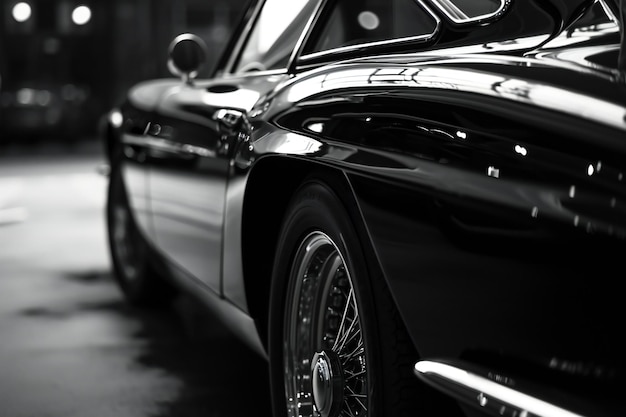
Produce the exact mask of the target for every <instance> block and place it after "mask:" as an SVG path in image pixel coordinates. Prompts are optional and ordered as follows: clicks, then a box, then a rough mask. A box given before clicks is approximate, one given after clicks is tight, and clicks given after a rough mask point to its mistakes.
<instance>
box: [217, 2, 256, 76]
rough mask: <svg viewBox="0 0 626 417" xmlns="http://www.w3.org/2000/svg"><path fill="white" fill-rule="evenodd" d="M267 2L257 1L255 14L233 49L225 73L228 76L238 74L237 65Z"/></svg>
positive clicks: (253, 13)
mask: <svg viewBox="0 0 626 417" xmlns="http://www.w3.org/2000/svg"><path fill="white" fill-rule="evenodd" d="M265 1H266V0H259V1H257V4H256V5H255V6H254V12H252V16H250V19H248V22H247V23H246V26H245V27H244V28H243V30H242V31H241V33H240V35H241V36H239V38H238V39H237V43H236V44H235V47H234V48H233V50H232V53H231V55H230V56H229V57H228V62H227V64H226V65H225V66H224V72H225V73H226V74H231V75H234V74H236V73H235V67H236V66H237V63H238V62H239V58H240V56H241V53H242V51H243V47H244V45H245V44H246V43H247V42H248V40H249V38H250V33H252V28H253V27H254V25H255V24H256V21H257V19H258V17H259V14H260V13H261V10H262V9H263V6H264V5H265Z"/></svg>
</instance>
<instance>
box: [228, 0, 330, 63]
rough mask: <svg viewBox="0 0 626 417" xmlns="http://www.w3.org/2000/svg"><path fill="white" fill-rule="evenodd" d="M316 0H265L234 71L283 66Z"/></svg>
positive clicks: (311, 12)
mask: <svg viewBox="0 0 626 417" xmlns="http://www.w3.org/2000/svg"><path fill="white" fill-rule="evenodd" d="M317 3H318V0H267V1H266V2H265V4H264V5H263V9H262V10H261V13H260V15H259V17H258V19H257V21H256V22H255V24H254V28H253V29H252V33H251V34H250V38H249V39H248V41H247V42H246V45H245V47H244V49H243V51H242V54H241V56H240V58H239V62H238V63H237V65H236V67H235V72H237V73H241V72H247V71H264V70H272V69H281V68H285V67H286V65H287V63H288V61H289V57H290V56H291V52H292V51H293V49H294V47H295V45H296V43H297V42H298V39H299V38H300V35H301V34H302V31H303V30H304V28H305V27H306V25H307V23H308V21H309V18H310V17H311V15H312V14H313V11H314V9H315V6H316V4H317Z"/></svg>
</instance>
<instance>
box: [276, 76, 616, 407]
mask: <svg viewBox="0 0 626 417" xmlns="http://www.w3.org/2000/svg"><path fill="white" fill-rule="evenodd" d="M431 69H432V68H431ZM441 69H442V70H443V71H442V72H441V73H442V74H445V71H447V70H448V69H450V68H449V67H442V68H441ZM494 69H495V68H488V67H482V68H481V69H480V70H476V69H472V70H459V71H460V72H457V73H456V75H455V77H450V78H448V79H447V81H445V80H444V81H442V79H444V78H442V77H439V78H434V77H433V78H428V77H424V78H421V79H420V75H419V73H420V71H421V70H420V68H418V67H410V66H407V67H405V68H400V67H396V68H389V67H381V66H379V67H369V68H368V67H366V66H353V67H350V68H344V69H340V70H337V71H334V72H333V71H329V72H328V73H320V74H317V75H313V76H311V77H310V78H309V79H308V81H306V80H305V81H304V82H301V83H299V82H297V81H296V82H294V83H293V84H292V86H290V87H289V88H287V89H286V90H285V91H284V92H283V93H282V94H283V95H282V96H280V97H279V98H278V99H277V100H276V103H275V104H273V105H274V106H275V107H274V109H275V111H277V116H276V121H277V123H278V124H279V125H281V126H282V127H284V128H286V129H288V130H291V131H297V132H300V133H302V134H303V135H308V136H310V137H314V138H316V139H317V140H319V141H320V142H321V143H324V146H322V147H320V151H319V152H317V154H316V155H314V156H313V157H314V158H316V159H318V160H320V161H323V162H324V163H326V164H330V165H334V166H336V167H339V168H340V169H341V170H343V171H345V172H346V174H347V176H348V177H349V179H350V183H351V185H352V188H353V191H354V194H355V197H356V199H357V201H358V203H359V206H360V209H361V214H362V219H363V221H364V224H365V226H366V229H367V232H368V234H369V236H370V239H371V243H372V246H373V248H374V250H375V252H376V254H377V258H378V262H379V264H380V266H381V268H382V270H383V273H384V276H385V278H386V279H387V281H388V284H389V288H390V289H391V291H392V294H393V296H394V298H395V300H396V302H397V304H398V308H399V311H400V313H401V315H402V317H403V318H404V321H405V323H406V325H407V328H408V330H409V332H410V334H411V337H412V338H413V340H414V342H415V345H416V346H417V348H418V351H419V354H420V355H421V356H422V357H429V358H433V357H435V358H450V359H463V360H469V361H470V362H473V363H477V364H484V365H486V366H496V365H497V366H498V367H499V369H507V370H514V371H515V372H518V373H519V374H521V375H525V376H526V377H527V378H529V379H530V380H532V381H534V382H537V383H547V384H549V385H553V386H555V387H558V388H561V389H563V391H564V392H568V393H569V394H572V393H577V394H580V395H581V397H580V398H584V400H580V402H581V403H580V404H579V405H577V406H576V407H578V409H580V410H583V411H585V409H586V408H588V407H589V404H591V403H594V404H595V406H597V407H599V408H601V409H607V410H610V409H612V408H616V407H618V405H617V404H618V396H616V395H615V391H611V390H610V389H606V388H607V387H616V386H623V385H622V384H623V375H622V374H621V372H623V360H622V355H623V351H624V349H625V348H626V346H625V344H624V342H623V340H622V338H621V337H620V335H619V334H620V330H619V329H621V328H622V327H623V317H624V316H625V313H626V311H625V308H624V304H623V302H622V301H621V300H622V296H621V292H620V291H619V288H620V286H621V283H620V281H621V278H622V276H623V272H622V270H623V267H622V257H623V254H624V253H626V252H625V251H624V249H625V237H626V216H625V214H626V204H625V202H626V188H625V184H624V183H623V181H624V178H623V172H624V169H626V167H625V166H624V165H625V164H626V162H625V161H626V152H625V150H626V148H625V147H624V143H623V140H624V136H625V135H624V133H625V123H624V119H623V116H624V108H623V107H622V106H621V105H619V104H616V102H615V101H614V100H613V98H615V97H616V96H615V95H614V94H613V93H610V92H609V90H610V85H609V84H608V83H605V82H603V81H598V80H596V79H593V80H594V81H593V82H592V84H593V83H595V85H591V86H590V88H591V89H595V90H596V91H600V92H602V91H607V95H606V97H608V98H606V99H604V98H598V97H597V96H596V97H595V98H591V97H588V96H586V95H585V94H584V92H583V91H580V92H575V93H573V94H572V91H573V90H572V89H571V88H569V87H567V88H564V89H560V88H559V87H557V86H550V90H545V88H546V85H545V84H542V83H541V82H540V80H541V79H542V77H544V75H545V74H542V72H546V71H547V72H549V75H550V77H549V78H550V79H552V80H556V79H558V78H559V77H560V76H561V75H562V76H565V75H566V74H559V71H561V70H557V69H552V70H549V69H548V68H543V69H542V71H538V72H537V73H533V72H528V73H524V77H526V74H534V75H535V76H536V77H537V78H535V79H528V78H520V77H521V75H519V76H518V75H516V74H515V70H511V69H509V71H511V73H509V74H505V75H504V76H503V75H502V74H499V73H497V72H495V71H494ZM457 70H458V69H457ZM433 71H434V72H433V74H435V73H436V69H433ZM455 71H456V70H455ZM422 74H424V73H422ZM571 76H572V74H568V78H571ZM494 80H495V81H494ZM590 80H591V79H585V78H584V77H581V78H580V79H579V81H580V82H581V83H582V82H585V83H587V82H588V81H590ZM315 85H317V88H315ZM546 91H549V92H551V93H552V94H558V92H559V91H561V92H563V95H562V97H559V96H551V97H548V98H545V99H543V98H541V97H540V94H541V93H543V92H546ZM535 94H538V95H535ZM280 99H282V100H285V102H294V101H295V102H296V103H297V104H296V106H295V107H294V108H293V109H290V110H288V111H281V108H280V106H281V100H280ZM560 100H567V101H560ZM559 103H561V104H562V107H563V108H564V109H565V112H563V111H560V110H558V107H559V106H558V104H559ZM590 104H593V106H592V107H594V106H595V105H598V106H599V107H594V108H589V105H590ZM493 369H495V368H493ZM548 381H551V382H548ZM590 387H593V389H590ZM557 391H558V389H557ZM580 398H577V397H576V396H572V395H570V397H569V398H568V399H567V400H566V401H567V402H578V400H579V399H580ZM560 400H562V398H561V399H560ZM558 401H559V400H557V401H556V402H557V403H558ZM570 408H571V407H570ZM596 411H597V409H595V410H594V412H596Z"/></svg>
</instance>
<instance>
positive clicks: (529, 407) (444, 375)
mask: <svg viewBox="0 0 626 417" xmlns="http://www.w3.org/2000/svg"><path fill="white" fill-rule="evenodd" d="M414 372H415V375H417V377H418V378H420V379H421V380H423V381H424V382H426V383H428V384H429V385H431V386H433V387H434V388H436V389H438V390H440V391H442V392H444V393H446V394H448V395H451V396H452V397H454V398H455V399H457V400H460V401H463V402H465V403H468V404H470V405H474V406H477V407H479V408H481V409H483V410H484V411H486V412H488V413H490V414H492V415H494V416H508V417H535V416H536V417H548V416H549V417H582V416H581V415H580V414H576V413H573V412H571V411H568V410H566V409H564V408H561V407H559V406H556V405H554V404H552V403H549V402H547V401H544V400H541V399H539V398H537V397H533V396H531V395H528V394H525V393H523V392H520V391H518V390H515V389H513V388H510V387H507V386H504V385H501V384H499V383H497V382H494V381H492V380H490V379H487V378H485V377H483V376H480V375H478V374H475V373H472V372H470V371H467V370H465V369H462V368H458V367H455V366H452V365H448V364H446V363H442V362H438V361H431V360H424V361H419V362H417V363H416V364H415V367H414Z"/></svg>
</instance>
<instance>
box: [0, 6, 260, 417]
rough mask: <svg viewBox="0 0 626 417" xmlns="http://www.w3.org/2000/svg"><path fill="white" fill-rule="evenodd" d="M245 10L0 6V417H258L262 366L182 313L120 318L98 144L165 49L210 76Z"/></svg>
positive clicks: (191, 313)
mask: <svg viewBox="0 0 626 417" xmlns="http://www.w3.org/2000/svg"><path fill="white" fill-rule="evenodd" d="M246 2H247V0H24V1H18V0H0V416H2V417H41V416H48V417H98V416H115V415H117V416H123V417H195V416H201V415H202V416H207V415H210V416H228V417H234V416H250V415H257V416H263V415H269V408H270V407H269V393H268V386H267V381H268V376H267V369H266V366H267V364H266V362H265V361H264V360H263V359H261V358H260V357H258V356H257V355H256V354H255V353H252V352H251V351H250V350H248V349H247V348H246V347H245V346H243V345H241V343H239V342H237V341H236V340H234V338H232V335H230V334H229V333H228V332H227V331H226V330H225V329H224V328H223V327H222V326H221V325H220V324H219V323H218V322H216V321H215V320H214V319H213V318H212V317H211V316H209V315H207V314H206V312H205V311H203V310H201V309H200V308H199V307H198V306H197V305H196V303H194V301H193V300H190V299H186V298H184V297H182V296H181V297H179V299H176V301H175V302H174V303H173V305H172V306H171V308H170V309H169V310H166V311H138V310H136V309H133V308H130V307H129V306H127V305H125V304H124V302H123V299H122V297H121V294H120V292H119V291H118V289H117V286H116V285H115V283H114V278H113V274H112V270H111V262H110V258H109V252H108V246H107V238H106V224H105V216H104V214H105V201H106V193H107V184H108V178H107V173H108V170H107V166H106V160H105V158H104V154H103V149H104V147H103V143H102V141H103V139H102V138H101V137H99V125H100V123H101V121H102V119H103V117H105V115H106V113H107V112H108V110H109V109H110V108H111V107H112V106H114V105H116V104H118V103H119V102H120V101H121V99H122V97H123V96H124V94H125V92H126V90H127V89H128V88H129V87H130V86H131V85H133V84H135V83H137V82H139V81H142V80H145V79H150V78H157V77H158V78H161V77H172V75H171V74H170V73H169V72H168V70H167V49H168V46H169V43H170V41H171V40H172V39H173V38H174V37H175V36H176V35H178V34H180V33H183V32H194V33H196V34H197V35H199V36H201V37H202V38H203V39H204V40H205V42H206V43H207V45H208V47H209V51H210V56H209V57H208V58H209V66H208V68H207V69H206V71H205V74H204V75H209V74H210V72H211V69H212V68H213V67H214V66H215V64H216V63H217V61H218V57H219V55H220V54H221V52H222V48H223V47H224V45H225V44H226V43H227V39H228V37H229V36H230V32H231V31H232V30H233V28H234V25H235V24H236V22H237V21H238V19H239V17H240V15H241V14H242V13H243V9H244V7H245V4H244V3H246ZM242 398H245V400H244V401H241V399H242Z"/></svg>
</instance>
